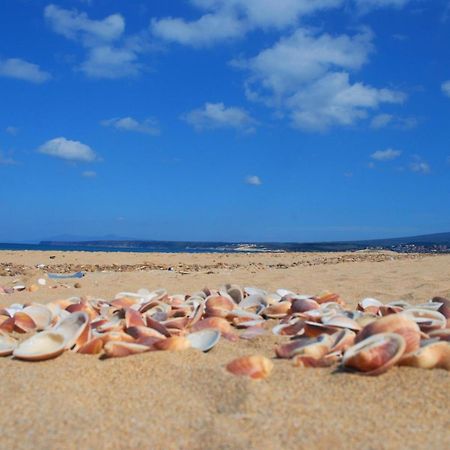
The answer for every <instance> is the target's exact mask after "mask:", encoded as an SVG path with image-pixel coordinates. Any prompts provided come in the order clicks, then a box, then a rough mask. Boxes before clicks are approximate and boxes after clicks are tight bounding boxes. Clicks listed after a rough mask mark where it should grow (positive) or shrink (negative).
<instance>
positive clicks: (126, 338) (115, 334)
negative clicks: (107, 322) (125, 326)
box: [97, 331, 135, 344]
mask: <svg viewBox="0 0 450 450" xmlns="http://www.w3.org/2000/svg"><path fill="white" fill-rule="evenodd" d="M97 337H100V338H101V339H102V341H103V344H107V343H108V342H130V343H132V342H134V341H135V339H134V337H133V336H131V335H129V334H128V333H125V332H123V331H108V332H107V333H104V334H101V335H99V336H97Z"/></svg>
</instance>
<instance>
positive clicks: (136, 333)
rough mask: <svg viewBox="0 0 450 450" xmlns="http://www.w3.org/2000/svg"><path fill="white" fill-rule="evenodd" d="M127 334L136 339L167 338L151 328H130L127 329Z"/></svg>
mask: <svg viewBox="0 0 450 450" xmlns="http://www.w3.org/2000/svg"><path fill="white" fill-rule="evenodd" d="M125 331H126V333H127V334H129V335H130V336H133V338H134V339H140V338H144V337H153V338H156V339H164V338H165V337H166V336H164V335H163V334H161V333H160V332H159V331H156V330H155V329H154V328H149V327H130V328H127V329H126V330H125Z"/></svg>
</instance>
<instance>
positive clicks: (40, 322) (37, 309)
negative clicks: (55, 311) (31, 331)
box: [22, 303, 52, 331]
mask: <svg viewBox="0 0 450 450" xmlns="http://www.w3.org/2000/svg"><path fill="white" fill-rule="evenodd" d="M22 312H23V313H25V314H27V315H28V316H30V317H31V319H33V322H34V323H35V324H36V329H37V330H38V331H40V330H43V329H45V328H47V327H48V326H49V325H50V324H51V322H52V312H51V311H50V309H49V308H47V307H46V306H44V305H40V304H39V303H34V304H32V305H30V306H27V307H26V308H24V309H23V310H22Z"/></svg>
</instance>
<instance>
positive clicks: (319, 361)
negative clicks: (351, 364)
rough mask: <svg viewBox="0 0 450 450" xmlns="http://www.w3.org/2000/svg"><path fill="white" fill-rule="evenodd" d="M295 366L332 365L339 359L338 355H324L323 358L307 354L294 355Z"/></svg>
mask: <svg viewBox="0 0 450 450" xmlns="http://www.w3.org/2000/svg"><path fill="white" fill-rule="evenodd" d="M293 361H294V366H295V367H331V366H332V365H334V364H336V363H337V362H338V361H339V358H338V357H337V356H336V355H333V356H331V357H327V356H324V357H322V358H313V357H312V356H307V355H297V356H294V359H293Z"/></svg>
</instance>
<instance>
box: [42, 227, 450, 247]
mask: <svg viewBox="0 0 450 450" xmlns="http://www.w3.org/2000/svg"><path fill="white" fill-rule="evenodd" d="M39 245H42V246H46V247H53V248H55V249H56V247H62V248H67V247H69V248H72V247H76V248H80V249H81V248H83V249H88V250H89V249H91V250H94V249H95V250H101V249H111V250H112V249H118V250H128V249H129V250H133V249H135V250H140V251H153V252H158V251H160V252H184V251H188V252H208V251H219V252H227V251H231V252H249V251H253V252H261V251H303V252H304V251H356V250H363V249H388V250H394V251H399V252H414V251H418V252H430V251H433V252H447V251H450V232H448V233H435V234H425V235H420V236H409V237H399V238H390V239H371V240H362V241H334V242H305V243H297V242H257V243H256V242H234V243H230V242H188V241H150V240H128V239H100V240H80V241H78V240H76V241H75V240H74V241H67V240H62V239H61V240H49V241H41V242H40V244H39Z"/></svg>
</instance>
